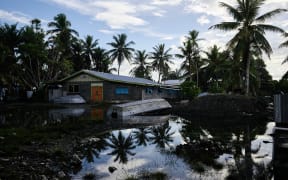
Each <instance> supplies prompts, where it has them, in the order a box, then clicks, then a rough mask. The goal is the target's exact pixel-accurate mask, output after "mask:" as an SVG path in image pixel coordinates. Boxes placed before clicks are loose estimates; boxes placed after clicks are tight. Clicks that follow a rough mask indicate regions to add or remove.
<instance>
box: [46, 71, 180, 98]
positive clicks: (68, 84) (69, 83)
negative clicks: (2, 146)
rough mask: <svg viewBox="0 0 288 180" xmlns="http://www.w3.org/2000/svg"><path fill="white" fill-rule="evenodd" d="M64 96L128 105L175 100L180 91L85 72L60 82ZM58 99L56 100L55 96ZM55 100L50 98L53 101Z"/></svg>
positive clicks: (137, 80) (139, 80) (144, 81)
mask: <svg viewBox="0 0 288 180" xmlns="http://www.w3.org/2000/svg"><path fill="white" fill-rule="evenodd" d="M58 83H59V84H61V85H62V90H61V91H63V92H62V93H59V94H64V95H75V94H77V95H80V96H82V97H83V98H84V99H85V100H86V102H90V103H101V102H125V101H135V100H144V99H153V98H165V97H167V98H171V97H173V96H176V95H177V90H173V89H169V90H167V89H165V87H162V86H161V84H158V83H156V82H154V81H151V80H148V79H143V78H134V77H128V76H118V75H114V74H109V73H103V72H96V71H91V70H81V71H79V72H76V73H74V74H72V75H70V76H68V77H66V78H64V79H62V80H60V81H59V82H58ZM53 98H55V97H53ZM53 98H49V99H50V100H51V101H53Z"/></svg>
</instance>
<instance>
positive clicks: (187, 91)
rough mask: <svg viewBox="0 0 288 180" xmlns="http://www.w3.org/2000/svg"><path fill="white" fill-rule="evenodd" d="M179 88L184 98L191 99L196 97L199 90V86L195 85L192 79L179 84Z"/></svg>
mask: <svg viewBox="0 0 288 180" xmlns="http://www.w3.org/2000/svg"><path fill="white" fill-rule="evenodd" d="M181 90H182V94H183V96H184V98H189V99H193V98H194V97H196V96H197V95H198V94H199V93H200V92H201V90H200V88H199V87H197V86H196V84H195V83H194V82H193V81H190V82H189V81H185V82H183V83H182V84H181Z"/></svg>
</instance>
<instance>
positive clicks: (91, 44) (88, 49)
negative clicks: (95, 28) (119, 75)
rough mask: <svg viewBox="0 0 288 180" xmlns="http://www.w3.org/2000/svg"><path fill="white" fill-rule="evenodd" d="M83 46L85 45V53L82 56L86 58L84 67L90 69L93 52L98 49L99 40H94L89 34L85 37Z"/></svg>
mask: <svg viewBox="0 0 288 180" xmlns="http://www.w3.org/2000/svg"><path fill="white" fill-rule="evenodd" d="M81 42H82V46H83V53H82V56H83V58H84V60H85V61H84V64H85V66H84V68H85V69H90V68H91V65H92V64H91V63H92V62H93V54H94V52H95V51H96V48H97V45H98V40H97V39H96V40H93V36H91V35H87V36H86V37H85V40H82V41H81Z"/></svg>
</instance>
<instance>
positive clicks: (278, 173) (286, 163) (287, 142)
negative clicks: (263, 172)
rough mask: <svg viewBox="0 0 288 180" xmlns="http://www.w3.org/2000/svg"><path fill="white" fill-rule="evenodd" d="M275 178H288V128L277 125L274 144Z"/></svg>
mask: <svg viewBox="0 0 288 180" xmlns="http://www.w3.org/2000/svg"><path fill="white" fill-rule="evenodd" d="M273 164H274V179H287V173H288V128H279V127H276V128H275V131H274V146H273Z"/></svg>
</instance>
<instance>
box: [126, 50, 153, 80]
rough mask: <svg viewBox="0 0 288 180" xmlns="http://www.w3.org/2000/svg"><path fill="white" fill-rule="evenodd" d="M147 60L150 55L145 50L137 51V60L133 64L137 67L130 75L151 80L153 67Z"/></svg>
mask: <svg viewBox="0 0 288 180" xmlns="http://www.w3.org/2000/svg"><path fill="white" fill-rule="evenodd" d="M147 59H148V54H147V53H146V51H145V50H143V51H139V50H138V51H136V53H135V58H134V60H133V62H132V64H133V65H135V67H134V68H133V69H131V71H130V74H132V75H133V76H134V77H141V78H147V79H151V70H152V67H151V66H150V63H149V62H147Z"/></svg>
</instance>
